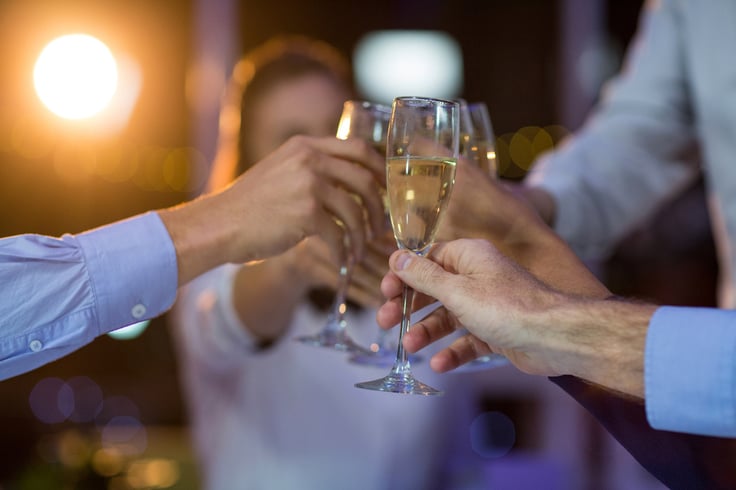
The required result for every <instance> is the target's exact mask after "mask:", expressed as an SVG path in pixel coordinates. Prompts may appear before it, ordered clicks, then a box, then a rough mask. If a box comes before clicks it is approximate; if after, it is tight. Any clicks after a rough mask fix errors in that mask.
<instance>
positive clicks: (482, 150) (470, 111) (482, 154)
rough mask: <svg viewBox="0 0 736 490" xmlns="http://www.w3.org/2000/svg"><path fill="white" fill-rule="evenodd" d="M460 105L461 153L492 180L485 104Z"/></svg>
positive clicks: (482, 363)
mask: <svg viewBox="0 0 736 490" xmlns="http://www.w3.org/2000/svg"><path fill="white" fill-rule="evenodd" d="M463 102H465V101H462V102H461V103H460V112H461V120H460V126H461V127H462V126H463V124H466V125H468V126H469V128H468V129H467V130H462V129H461V130H460V132H461V133H463V134H468V135H469V137H467V138H468V141H467V142H466V144H465V145H461V154H462V156H464V157H466V158H467V159H468V160H470V161H471V162H473V163H474V164H475V165H476V166H478V167H480V168H481V169H483V170H485V171H486V172H487V173H488V175H489V176H490V177H491V178H494V179H495V178H496V177H497V168H496V149H495V136H494V134H493V126H492V125H491V117H490V115H489V113H488V106H486V104H485V102H473V103H470V104H468V103H465V104H463ZM509 364H510V362H509V360H508V359H506V356H503V355H501V354H488V355H485V356H480V357H478V358H477V359H473V360H472V361H470V362H468V363H466V364H463V365H462V366H460V367H459V368H457V369H456V370H455V371H456V372H467V371H477V370H481V369H490V368H494V367H500V366H507V365H509Z"/></svg>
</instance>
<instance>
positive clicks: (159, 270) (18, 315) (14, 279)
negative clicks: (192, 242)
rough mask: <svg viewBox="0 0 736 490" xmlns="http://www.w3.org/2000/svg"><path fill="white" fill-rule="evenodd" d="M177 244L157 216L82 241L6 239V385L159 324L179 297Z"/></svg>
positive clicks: (1, 344)
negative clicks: (148, 323) (144, 325)
mask: <svg viewBox="0 0 736 490" xmlns="http://www.w3.org/2000/svg"><path fill="white" fill-rule="evenodd" d="M177 280H178V277H177V262H176V252H175V250H174V245H173V243H172V241H171V238H170V237H169V234H168V232H167V230H166V228H165V226H164V225H163V223H162V222H161V219H160V218H159V216H158V214H157V213H155V212H150V213H146V214H143V215H140V216H137V217H135V218H131V219H128V220H125V221H121V222H118V223H114V224H111V225H107V226H104V227H101V228H98V229H95V230H92V231H88V232H85V233H81V234H79V235H64V236H63V237H61V238H52V237H48V236H42V235H19V236H14V237H9V238H4V239H1V240H0V290H1V291H2V294H0V379H6V378H9V377H12V376H16V375H18V374H21V373H24V372H27V371H30V370H32V369H35V368H37V367H39V366H41V365H43V364H46V363H48V362H51V361H53V360H55V359H58V358H60V357H62V356H64V355H67V354H69V353H70V352H72V351H74V350H76V349H78V348H80V347H82V346H83V345H85V344H87V343H89V342H91V341H92V340H93V339H94V338H95V337H98V336H100V335H103V334H105V333H107V332H109V331H111V330H115V329H117V328H121V327H124V326H126V325H130V324H133V323H136V322H139V321H142V320H145V319H149V318H153V317H155V316H157V315H159V314H161V313H163V312H164V311H166V310H167V309H169V308H170V307H171V305H172V304H173V302H174V299H175V296H176V288H177Z"/></svg>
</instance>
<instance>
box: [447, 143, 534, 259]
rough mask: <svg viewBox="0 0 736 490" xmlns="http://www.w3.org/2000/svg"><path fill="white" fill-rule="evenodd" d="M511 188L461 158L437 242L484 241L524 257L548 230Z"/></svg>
mask: <svg viewBox="0 0 736 490" xmlns="http://www.w3.org/2000/svg"><path fill="white" fill-rule="evenodd" d="M511 189H515V187H512V186H510V185H507V184H504V183H502V182H501V181H499V180H496V179H493V178H492V177H491V176H490V175H488V173H487V172H485V171H483V170H481V169H480V168H478V167H477V166H476V165H474V164H473V163H471V162H470V161H468V160H466V159H463V158H461V159H460V160H459V161H458V164H457V167H456V172H455V187H454V189H453V191H452V195H451V196H450V202H449V204H448V207H447V211H446V213H445V216H444V217H443V220H442V223H441V226H440V229H439V232H438V235H437V238H438V241H450V240H456V239H458V238H483V239H485V240H489V241H491V242H493V244H494V245H495V246H496V247H497V248H499V249H500V250H502V251H503V252H504V253H505V254H506V255H508V256H510V257H515V258H518V257H519V256H521V255H522V254H524V253H525V252H526V251H527V249H528V248H529V246H530V244H533V243H535V242H537V241H538V240H539V238H538V237H539V235H540V234H542V235H543V234H545V233H547V232H548V228H547V226H546V225H545V224H544V223H543V221H542V220H541V219H540V218H539V216H538V214H537V213H536V212H535V211H534V210H533V209H532V208H531V207H530V206H529V205H528V203H527V201H526V200H523V199H520V198H519V197H518V196H516V194H515V192H513V191H512V190H511Z"/></svg>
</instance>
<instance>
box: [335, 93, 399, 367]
mask: <svg viewBox="0 0 736 490" xmlns="http://www.w3.org/2000/svg"><path fill="white" fill-rule="evenodd" d="M390 117H391V107H390V106H388V105H384V104H378V103H375V102H369V101H365V100H348V101H346V102H345V104H344V105H343V110H342V116H341V117H340V124H339V125H338V128H337V137H338V138H340V139H348V138H362V139H364V140H365V141H367V142H368V143H370V144H371V146H373V147H374V148H375V149H376V150H377V151H378V152H379V153H381V154H382V155H385V154H386V134H387V132H388V121H389V118H390ZM384 208H385V209H386V212H388V202H387V197H386V194H384ZM346 283H347V281H346ZM378 330H379V333H378V338H377V339H376V342H374V343H373V344H371V346H370V348H369V349H368V350H360V351H356V352H354V353H353V355H352V356H351V357H350V362H353V363H356V364H368V365H378V366H382V365H386V366H390V365H391V363H392V362H393V356H392V355H391V354H388V353H387V351H388V350H389V347H388V345H387V338H388V335H387V332H386V331H385V330H383V329H381V328H379V329H378Z"/></svg>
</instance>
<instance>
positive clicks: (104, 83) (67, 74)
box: [33, 34, 118, 119]
mask: <svg viewBox="0 0 736 490" xmlns="http://www.w3.org/2000/svg"><path fill="white" fill-rule="evenodd" d="M33 84H34V86H35V88H36V93H37V94H38V97H39V98H40V99H41V102H43V103H44V105H45V106H46V107H48V108H49V110H51V112H53V113H54V114H56V115H58V116H60V117H63V118H65V119H85V118H88V117H91V116H94V115H95V114H97V113H98V112H100V111H102V110H103V109H104V108H105V107H106V106H107V104H108V103H109V102H110V100H111V99H112V97H113V95H114V94H115V91H116V90H117V86H118V68H117V64H116V62H115V58H114V57H113V55H112V53H111V52H110V50H109V49H108V48H107V46H105V44H103V43H102V42H101V41H100V40H98V39H96V38H94V37H92V36H89V35H86V34H70V35H66V36H62V37H59V38H56V39H54V40H53V41H51V42H50V43H49V44H47V45H46V47H45V48H44V49H43V51H41V54H40V55H39V57H38V60H37V61H36V66H35V68H34V70H33Z"/></svg>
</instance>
